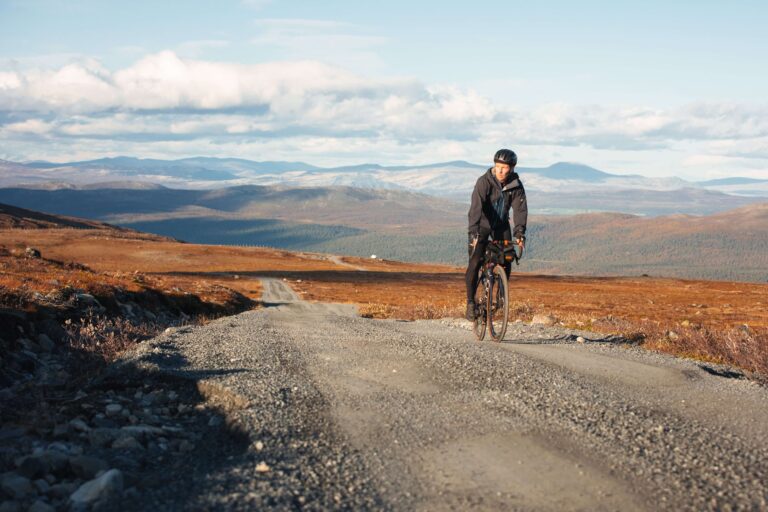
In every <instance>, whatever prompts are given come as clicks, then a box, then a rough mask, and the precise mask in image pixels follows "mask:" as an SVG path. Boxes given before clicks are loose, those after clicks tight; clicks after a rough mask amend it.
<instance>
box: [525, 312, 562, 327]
mask: <svg viewBox="0 0 768 512" xmlns="http://www.w3.org/2000/svg"><path fill="white" fill-rule="evenodd" d="M556 322H557V319H556V318H555V317H553V316H551V315H541V314H539V315H533V320H531V325H555V323H556Z"/></svg>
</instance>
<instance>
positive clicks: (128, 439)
mask: <svg viewBox="0 0 768 512" xmlns="http://www.w3.org/2000/svg"><path fill="white" fill-rule="evenodd" d="M112 448H114V449H116V450H143V449H144V447H143V446H142V445H141V443H140V442H139V441H138V440H137V439H136V438H135V437H133V436H124V437H120V438H118V439H117V440H115V442H114V443H112Z"/></svg>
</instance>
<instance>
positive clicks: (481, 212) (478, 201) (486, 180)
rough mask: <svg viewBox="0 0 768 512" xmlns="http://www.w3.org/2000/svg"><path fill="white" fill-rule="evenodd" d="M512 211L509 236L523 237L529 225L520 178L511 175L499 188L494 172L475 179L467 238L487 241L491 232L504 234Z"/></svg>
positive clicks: (515, 174)
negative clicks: (510, 233)
mask: <svg viewBox="0 0 768 512" xmlns="http://www.w3.org/2000/svg"><path fill="white" fill-rule="evenodd" d="M510 207H512V212H513V220H514V223H512V224H511V225H512V233H513V235H514V236H515V237H519V236H523V235H525V225H526V223H527V222H528V203H527V202H526V200H525V189H524V188H523V182H522V181H520V176H518V175H517V173H516V172H513V173H511V174H510V175H509V177H508V178H507V182H506V183H505V184H504V186H503V187H502V185H501V183H499V180H497V179H496V177H495V176H494V175H493V168H490V169H488V171H487V172H486V173H485V174H483V175H482V176H480V178H478V180H477V183H475V189H474V190H473V191H472V203H471V205H470V207H469V234H470V236H473V237H474V236H478V235H479V236H480V237H481V238H486V237H487V236H488V235H489V234H491V233H492V232H499V231H506V228H507V226H508V225H509V224H508V223H509V208H510Z"/></svg>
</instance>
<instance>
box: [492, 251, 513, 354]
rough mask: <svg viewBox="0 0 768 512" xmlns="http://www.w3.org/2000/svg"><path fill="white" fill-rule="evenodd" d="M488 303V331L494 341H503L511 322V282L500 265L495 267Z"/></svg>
mask: <svg viewBox="0 0 768 512" xmlns="http://www.w3.org/2000/svg"><path fill="white" fill-rule="evenodd" d="M490 292H491V293H490V294H489V301H488V329H489V330H490V331H491V338H493V340H494V341H501V340H502V339H503V338H504V334H505V333H506V332H507V322H508V321H509V281H508V280H507V273H506V272H504V268H503V267H502V266H500V265H496V266H495V267H493V282H492V283H491V287H490Z"/></svg>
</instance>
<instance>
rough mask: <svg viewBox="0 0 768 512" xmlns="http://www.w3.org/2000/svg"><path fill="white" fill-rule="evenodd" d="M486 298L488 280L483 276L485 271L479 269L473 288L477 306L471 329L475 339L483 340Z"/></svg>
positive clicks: (485, 324) (485, 323)
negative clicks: (475, 284) (474, 287)
mask: <svg viewBox="0 0 768 512" xmlns="http://www.w3.org/2000/svg"><path fill="white" fill-rule="evenodd" d="M487 300H488V280H487V279H486V278H485V272H483V269H480V271H479V272H478V279H477V288H476V289H475V306H476V307H477V316H476V317H475V323H474V325H473V327H472V331H473V332H474V333H475V337H476V338H477V341H483V339H484V338H485V330H486V326H487V323H488V322H487V320H486V312H487V311H488V308H487V307H486V306H487Z"/></svg>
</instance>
